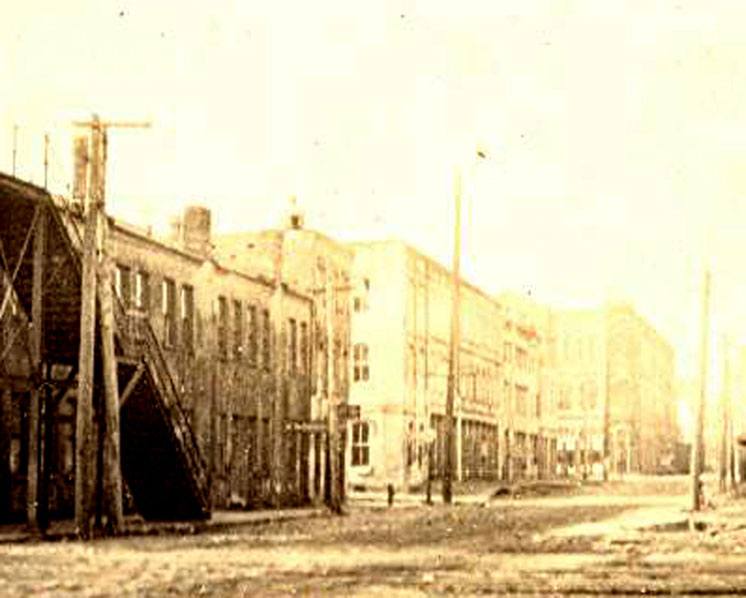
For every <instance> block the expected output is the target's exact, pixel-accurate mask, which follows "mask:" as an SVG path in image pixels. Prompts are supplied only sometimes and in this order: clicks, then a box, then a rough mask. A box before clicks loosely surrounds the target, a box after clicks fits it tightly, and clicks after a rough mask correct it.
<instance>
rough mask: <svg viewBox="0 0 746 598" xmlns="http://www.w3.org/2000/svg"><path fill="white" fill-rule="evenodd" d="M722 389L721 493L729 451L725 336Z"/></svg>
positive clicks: (727, 364) (726, 474)
mask: <svg viewBox="0 0 746 598" xmlns="http://www.w3.org/2000/svg"><path fill="white" fill-rule="evenodd" d="M722 345H723V390H722V393H721V396H720V412H721V417H722V428H721V430H720V463H719V465H720V468H719V474H720V475H719V477H718V482H719V489H720V492H721V493H725V492H727V490H728V462H729V451H730V438H729V434H730V393H731V387H730V355H729V351H728V350H729V343H728V339H727V337H726V336H723V340H722Z"/></svg>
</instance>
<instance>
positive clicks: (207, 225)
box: [181, 206, 212, 256]
mask: <svg viewBox="0 0 746 598" xmlns="http://www.w3.org/2000/svg"><path fill="white" fill-rule="evenodd" d="M210 229H211V214H210V210H209V208H205V207H204V206H189V207H187V208H186V209H185V210H184V220H183V222H182V229H181V233H182V235H183V237H182V239H183V243H184V249H186V250H187V251H189V252H191V253H196V254H199V255H202V256H208V255H210V253H212V244H211V242H210V241H211V234H210Z"/></svg>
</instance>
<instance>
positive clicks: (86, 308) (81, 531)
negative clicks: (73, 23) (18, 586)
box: [75, 127, 100, 539]
mask: <svg viewBox="0 0 746 598" xmlns="http://www.w3.org/2000/svg"><path fill="white" fill-rule="evenodd" d="M92 133H93V134H92V135H91V140H92V145H93V147H92V148H91V153H92V160H91V184H90V185H89V188H88V201H87V205H86V214H85V232H84V236H83V268H82V275H81V300H80V351H79V354H78V397H77V410H76V418H75V419H76V421H75V525H76V527H77V532H78V535H79V536H80V537H81V538H83V539H88V538H90V537H91V534H92V531H93V520H94V516H95V492H96V483H95V482H96V446H97V444H98V443H97V436H96V435H95V434H94V431H95V426H94V422H93V415H94V412H93V388H94V387H93V375H94V351H95V346H94V345H95V331H96V268H97V266H96V238H97V236H98V231H97V229H98V197H96V195H97V191H93V189H96V190H97V188H98V184H97V180H98V179H97V176H98V168H99V161H100V144H99V141H98V140H99V136H100V128H99V127H93V128H92Z"/></svg>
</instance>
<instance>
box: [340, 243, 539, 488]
mask: <svg viewBox="0 0 746 598" xmlns="http://www.w3.org/2000/svg"><path fill="white" fill-rule="evenodd" d="M353 247H354V251H355V258H354V261H353V279H356V280H367V281H368V282H369V289H368V291H367V294H366V296H367V300H366V302H365V307H366V309H365V310H363V311H361V312H359V313H356V312H353V314H352V343H353V347H354V346H355V344H362V345H365V346H366V347H367V354H368V360H369V369H370V379H369V380H367V381H359V382H354V381H353V383H352V386H351V393H350V402H351V403H352V404H356V405H360V406H361V412H362V414H363V418H364V421H365V422H367V423H368V430H367V434H368V436H367V438H368V442H367V444H368V446H369V449H368V450H369V454H368V458H367V461H366V463H364V464H359V465H357V466H355V465H353V466H352V467H351V471H350V482H351V483H352V484H353V485H360V486H380V485H383V484H386V483H394V484H395V485H397V486H409V487H415V486H418V485H420V484H422V483H423V482H424V481H425V480H426V478H427V475H428V468H431V471H432V473H433V474H434V475H440V474H442V471H443V467H444V464H445V433H446V429H445V421H446V420H445V411H446V395H447V384H448V361H449V342H450V329H451V318H450V314H451V278H450V274H449V272H448V270H447V269H446V268H444V267H443V266H441V265H440V264H438V263H437V262H435V261H434V260H431V259H430V258H428V257H427V256H424V255H422V254H420V253H419V252H417V251H416V250H414V249H412V248H410V247H408V246H406V245H404V244H403V243H400V242H395V241H391V242H377V243H357V244H353ZM460 305H461V339H460V347H459V362H460V367H459V373H460V376H459V379H458V381H457V394H456V397H455V400H454V417H455V420H456V424H455V425H456V438H455V443H456V455H457V464H456V470H457V475H458V477H459V478H464V479H470V478H479V477H489V478H497V477H500V476H501V475H503V476H509V475H510V476H512V475H513V470H515V475H518V472H520V475H522V476H533V477H536V476H538V475H539V473H540V472H539V462H540V461H541V462H542V468H543V471H542V473H546V471H547V470H548V469H550V468H549V467H548V465H547V464H546V463H547V462H548V459H549V458H550V457H549V456H550V454H551V446H552V440H553V439H552V435H551V434H548V433H547V430H548V429H549V428H550V425H549V424H550V423H551V418H552V414H551V410H550V409H548V408H545V409H544V410H543V412H542V401H543V399H542V396H543V390H542V388H543V385H544V378H543V375H542V370H541V365H542V363H543V359H544V356H543V351H544V346H545V344H544V341H543V337H542V335H541V334H540V333H538V332H537V330H538V328H539V327H542V326H545V319H546V310H541V309H539V308H538V307H536V306H533V304H532V308H533V307H535V308H536V312H537V314H538V313H541V314H543V316H542V317H544V320H542V318H541V317H539V316H538V315H534V314H533V313H532V315H531V317H528V316H526V317H524V315H523V314H524V312H525V311H527V310H526V309H524V307H525V306H523V305H522V304H521V302H520V301H518V300H517V299H516V301H515V302H514V304H513V306H512V309H513V310H514V311H515V312H516V314H518V313H520V314H521V315H520V317H516V320H515V329H511V332H510V333H509V338H510V339H511V340H510V341H507V342H508V344H512V345H515V346H516V347H519V350H516V354H517V355H518V359H517V363H518V364H519V365H516V364H514V363H513V359H514V358H513V356H512V353H511V355H510V356H508V357H507V361H508V362H510V363H509V365H505V360H506V355H505V353H504V347H505V342H504V339H505V338H507V337H505V334H506V333H505V330H504V321H505V313H506V308H505V306H504V305H503V304H502V303H501V302H500V301H498V300H496V299H494V298H493V297H490V296H489V295H487V294H486V293H484V292H483V291H481V290H480V289H478V288H476V287H474V286H472V285H470V284H468V283H466V282H462V284H461V291H460ZM519 306H520V309H519ZM511 326H512V323H511ZM514 337H515V338H514ZM508 386H509V387H511V388H518V389H519V393H518V399H516V398H514V397H513V393H509V392H506V391H505V388H506V387H508ZM506 433H507V436H506ZM506 438H507V440H506ZM540 452H541V453H542V457H541V458H540V456H539V453H540ZM511 453H512V456H509V455H511ZM511 461H515V467H512V466H511V467H508V465H507V463H509V462H511Z"/></svg>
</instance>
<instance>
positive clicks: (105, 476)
mask: <svg viewBox="0 0 746 598" xmlns="http://www.w3.org/2000/svg"><path fill="white" fill-rule="evenodd" d="M103 230H104V247H105V242H106V241H105V239H106V222H105V216H104V229H103ZM111 270H112V265H111V262H110V260H109V258H108V256H107V255H106V250H104V255H103V257H102V261H101V264H100V270H99V280H98V296H99V303H100V305H101V355H102V358H103V359H102V364H101V365H102V370H103V379H104V419H103V426H104V430H103V444H104V445H103V447H102V451H103V471H102V490H103V496H102V507H103V509H102V510H103V513H102V515H103V520H104V527H105V531H106V532H107V533H109V534H118V533H119V532H121V531H122V527H123V524H124V515H123V511H122V464H121V457H120V427H119V384H118V382H117V360H116V355H115V354H114V313H113V296H112V280H111Z"/></svg>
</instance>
